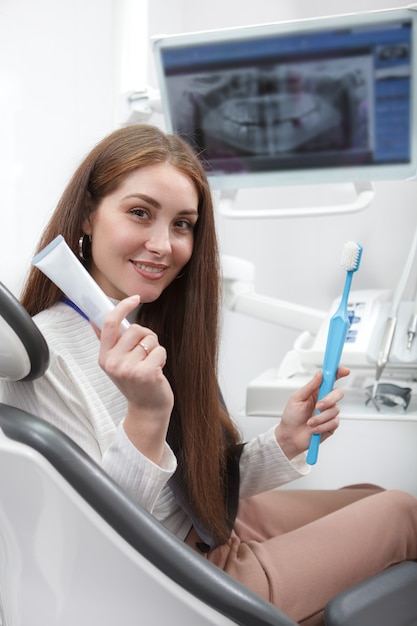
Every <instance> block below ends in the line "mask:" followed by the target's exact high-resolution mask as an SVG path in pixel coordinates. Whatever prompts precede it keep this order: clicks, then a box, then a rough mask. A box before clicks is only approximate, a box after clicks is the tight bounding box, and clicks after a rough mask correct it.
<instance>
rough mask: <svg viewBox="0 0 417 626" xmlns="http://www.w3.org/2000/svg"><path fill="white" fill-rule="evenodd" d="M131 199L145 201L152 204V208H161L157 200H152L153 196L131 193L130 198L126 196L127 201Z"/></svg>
mask: <svg viewBox="0 0 417 626" xmlns="http://www.w3.org/2000/svg"><path fill="white" fill-rule="evenodd" d="M129 198H134V199H137V200H144V201H145V202H147V203H148V204H151V205H152V206H154V207H155V208H156V209H160V208H161V205H160V203H159V202H158V201H157V200H155V198H152V196H148V195H147V194H146V193H130V194H129V195H128V196H126V199H129Z"/></svg>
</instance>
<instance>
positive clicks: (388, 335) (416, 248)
mask: <svg viewBox="0 0 417 626" xmlns="http://www.w3.org/2000/svg"><path fill="white" fill-rule="evenodd" d="M416 254H417V229H416V231H415V233H414V237H413V241H412V243H411V248H410V251H409V253H408V257H407V260H406V263H405V266H404V269H403V272H402V274H401V276H400V280H399V281H398V285H397V288H396V290H395V292H394V294H393V297H392V304H391V309H390V312H389V315H388V317H387V320H386V323H385V329H384V333H383V335H382V340H381V345H380V349H379V354H378V358H377V362H376V371H375V382H374V387H373V389H374V390H373V397H375V395H376V393H377V388H378V383H379V381H380V379H381V376H382V372H383V371H384V369H385V366H386V364H387V362H388V358H389V354H390V352H391V347H392V343H393V339H394V333H395V328H396V326H397V313H398V308H399V306H400V302H401V298H402V296H403V294H404V291H405V288H406V285H407V282H408V278H409V276H410V272H411V268H412V266H413V263H414V260H415V257H416ZM413 332H415V331H414V330H413V328H412V322H411V324H410V327H409V331H408V341H410V337H414V335H412V334H411V333H413ZM411 341H412V340H411ZM410 347H411V342H410Z"/></svg>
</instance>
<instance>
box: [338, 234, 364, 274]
mask: <svg viewBox="0 0 417 626" xmlns="http://www.w3.org/2000/svg"><path fill="white" fill-rule="evenodd" d="M361 255H362V246H361V245H360V244H358V243H356V242H355V241H348V242H347V243H346V244H345V247H344V248H343V254H342V259H341V261H340V264H341V266H342V268H343V269H344V270H346V272H356V270H357V269H358V267H359V262H360V258H361Z"/></svg>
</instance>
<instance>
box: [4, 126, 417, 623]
mask: <svg viewBox="0 0 417 626" xmlns="http://www.w3.org/2000/svg"><path fill="white" fill-rule="evenodd" d="M58 234H62V235H63V236H64V238H65V239H66V241H67V243H68V244H69V246H70V247H71V248H72V250H73V251H74V252H76V253H77V254H79V255H80V258H81V259H82V262H83V263H84V264H85V266H86V267H87V269H88V271H89V272H90V273H91V275H92V276H93V277H94V278H95V280H96V281H97V283H98V284H99V285H100V286H101V288H102V289H103V290H104V291H105V293H106V294H107V295H108V296H109V297H110V298H111V299H112V300H113V301H114V303H115V304H116V307H115V309H114V311H113V312H112V313H111V314H110V315H108V317H107V318H106V321H105V323H104V326H103V329H102V331H101V332H100V331H99V330H98V329H96V328H93V326H92V325H91V324H89V323H88V321H87V320H86V319H85V317H84V316H83V314H82V312H81V311H79V310H78V309H77V308H76V307H75V305H74V304H73V303H72V302H70V301H68V300H67V299H66V298H64V297H63V294H62V293H61V292H60V291H59V289H58V288H57V287H55V285H53V284H52V283H51V282H50V280H49V279H48V278H46V277H45V276H44V275H43V274H42V273H41V272H39V271H38V270H37V269H36V268H32V270H31V271H30V274H29V276H28V279H27V282H26V285H25V288H24V291H23V295H22V302H23V304H24V306H25V307H26V309H27V310H28V312H29V313H30V314H31V315H32V316H34V319H35V321H36V323H37V324H38V326H39V328H40V329H41V330H42V332H43V334H44V336H45V337H46V340H47V342H48V345H49V348H50V352H51V362H50V367H49V369H48V371H47V372H46V374H45V375H44V376H43V377H42V378H41V379H39V380H37V381H34V382H26V383H6V382H4V383H3V384H2V395H3V399H4V400H5V401H7V402H9V403H11V404H14V405H16V406H19V407H21V408H23V409H26V410H29V411H31V412H33V413H35V414H37V415H40V416H42V417H44V418H45V419H47V420H49V421H51V422H53V423H54V424H55V425H57V426H58V427H59V428H61V429H62V430H63V431H65V432H66V433H67V434H68V435H69V436H70V437H72V438H73V439H74V440H75V441H76V442H77V443H78V444H79V445H80V446H81V447H82V448H83V449H84V450H85V451H86V452H87V453H88V454H90V455H91V456H92V457H93V458H94V459H95V460H96V461H97V462H99V463H100V464H101V465H102V467H103V468H104V469H105V470H106V471H107V472H108V473H109V474H110V475H111V476H112V477H113V478H114V479H115V480H117V481H118V482H119V483H120V484H121V485H122V486H123V487H124V489H125V490H126V491H127V492H128V493H129V494H130V495H131V496H132V498H134V499H135V500H136V501H137V502H139V503H140V504H141V505H142V506H144V507H145V508H146V509H148V510H149V511H150V512H151V513H152V514H153V515H154V516H155V517H156V518H157V519H159V520H160V521H161V522H162V523H163V524H164V525H165V526H166V527H167V528H168V529H170V530H171V531H172V532H173V533H175V534H176V535H177V536H178V537H179V538H181V539H183V540H184V541H186V542H187V543H188V544H189V545H190V546H192V547H193V548H194V549H195V550H198V551H199V552H200V553H201V554H202V555H205V558H207V559H209V560H210V561H212V562H213V563H215V564H216V565H218V566H219V567H221V568H222V569H224V570H225V571H226V572H228V573H229V574H231V575H232V576H234V577H236V578H237V579H238V580H240V581H241V582H242V583H243V584H245V585H247V586H248V587H250V588H252V589H253V590H254V591H256V592H258V593H259V594H260V595H262V596H263V597H264V598H266V599H268V600H270V601H271V602H273V603H275V604H276V605H277V606H278V607H279V608H281V609H282V610H283V611H284V612H285V613H287V614H288V615H290V616H291V617H292V618H293V619H294V620H296V621H298V622H300V623H307V622H308V623H309V624H319V623H321V620H322V611H323V608H324V606H325V605H326V603H327V601H328V600H329V599H330V598H331V597H332V596H334V595H335V594H336V593H337V592H339V591H341V590H342V589H344V588H346V587H347V586H350V585H352V584H354V583H356V582H358V581H360V580H362V579H364V578H366V577H368V576H370V575H371V574H373V573H375V572H376V571H380V570H382V569H384V568H386V567H388V566H389V565H391V564H392V563H395V562H398V561H401V560H403V559H414V558H416V557H417V500H416V499H414V498H413V497H412V496H410V495H409V494H406V493H402V492H396V491H382V490H380V489H378V488H376V487H371V486H368V487H366V486H363V487H356V488H348V489H342V490H338V491H329V492H314V491H311V492H303V491H278V490H273V491H271V490H272V489H274V488H275V487H277V486H279V485H282V484H284V483H286V482H289V481H290V480H293V479H295V478H297V477H299V476H300V475H302V474H304V473H306V471H308V470H307V466H306V464H305V455H304V452H305V450H306V449H307V447H308V444H309V441H310V436H311V433H313V432H317V433H320V434H321V435H322V440H325V439H326V438H327V437H329V436H330V435H331V434H332V433H333V432H334V431H335V429H336V428H337V426H338V413H339V408H338V405H337V403H338V402H339V401H340V400H341V399H342V396H343V393H342V391H341V390H340V389H334V390H333V391H332V392H331V393H330V394H328V396H327V397H326V398H324V399H322V400H321V401H320V402H317V394H318V389H319V387H320V382H321V374H320V373H319V374H317V375H316V376H314V378H313V379H312V380H311V381H310V382H309V383H308V384H307V385H305V387H303V388H302V389H301V390H300V391H298V392H296V393H294V394H293V396H292V397H291V399H290V400H289V402H288V405H287V407H286V409H285V411H284V414H283V416H282V419H281V420H280V422H279V424H278V425H277V426H276V427H275V428H273V429H271V430H270V431H269V432H267V433H265V434H263V435H260V436H259V437H257V438H256V439H255V440H253V441H250V442H248V443H246V444H245V445H242V444H241V442H240V438H239V434H238V432H237V430H236V427H235V425H234V424H233V422H232V420H231V419H230V417H229V415H228V413H227V411H226V409H225V406H224V403H223V402H222V398H221V395H220V392H219V389H218V382H217V356H218V336H219V328H218V323H219V321H218V320H219V262H218V250H217V242H216V234H215V226H214V215H213V206H212V200H211V196H210V191H209V187H208V184H207V180H206V177H205V174H204V170H203V168H202V167H201V165H200V163H199V162H198V159H197V158H196V157H195V156H194V154H193V152H192V151H191V149H190V148H189V147H188V146H187V145H186V144H185V143H184V142H183V141H182V140H181V139H179V138H178V137H175V136H169V135H168V136H167V135H165V134H164V133H162V132H161V131H159V130H158V129H156V128H154V127H152V126H147V125H137V126H130V127H127V128H123V129H120V130H117V131H115V132H113V133H112V134H110V135H109V136H108V137H106V138H104V139H103V141H101V142H100V143H99V144H98V145H97V146H96V147H95V148H94V149H93V150H92V151H91V153H90V154H89V155H88V156H87V157H86V159H85V160H84V161H83V162H82V163H81V165H80V166H79V168H78V169H77V171H76V172H75V174H74V176H73V178H72V180H71V181H70V183H69V185H68V187H67V189H66V190H65V192H64V194H63V196H62V198H61V200H60V202H59V204H58V206H57V208H56V211H55V213H54V214H53V216H52V218H51V220H50V222H49V225H48V226H47V228H46V230H45V232H44V235H43V237H42V239H41V241H40V244H39V250H40V249H42V248H43V247H44V246H45V245H47V244H48V243H49V242H50V241H51V240H52V239H54V238H55V237H56V236H57V235H58ZM126 316H128V317H129V319H130V321H132V322H134V323H132V325H131V326H130V328H129V329H128V330H126V331H125V332H124V333H123V334H120V330H119V329H120V323H121V321H122V319H123V318H124V317H126ZM347 374H348V370H347V369H346V368H340V369H339V373H338V375H339V377H340V376H346V375H347ZM316 410H318V411H319V413H318V414H316Z"/></svg>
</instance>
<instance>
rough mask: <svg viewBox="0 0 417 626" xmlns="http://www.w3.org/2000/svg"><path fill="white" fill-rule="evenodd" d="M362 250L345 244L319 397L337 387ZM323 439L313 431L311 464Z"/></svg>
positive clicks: (352, 243) (319, 398)
mask: <svg viewBox="0 0 417 626" xmlns="http://www.w3.org/2000/svg"><path fill="white" fill-rule="evenodd" d="M362 250H363V248H362V246H361V245H360V244H358V243H356V242H354V241H348V242H347V243H346V244H345V247H344V248H343V254H342V259H341V266H342V268H343V269H344V270H345V271H346V279H345V285H344V289H343V294H342V298H341V300H340V304H339V307H338V308H337V310H336V312H335V313H334V315H333V316H332V317H331V319H330V325H329V331H328V335H327V343H326V350H325V353H324V361H323V367H322V376H323V379H322V382H321V385H320V389H319V394H318V400H321V399H322V398H324V396H326V395H327V394H328V393H329V392H330V391H331V390H332V389H333V385H334V382H335V380H336V374H337V369H338V367H339V363H340V358H341V356H342V351H343V346H344V343H345V340H346V335H347V332H348V330H349V326H350V321H349V316H348V311H347V305H348V297H349V292H350V287H351V284H352V277H353V274H354V272H356V271H357V270H358V268H359V264H360V260H361V257H362ZM317 413H319V411H317ZM320 440H321V435H320V434H319V433H313V434H312V435H311V439H310V445H309V448H308V452H307V459H306V460H307V463H308V464H309V465H314V464H315V463H316V462H317V456H318V449H319V444H320Z"/></svg>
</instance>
